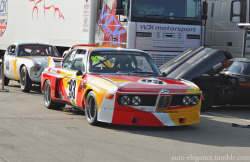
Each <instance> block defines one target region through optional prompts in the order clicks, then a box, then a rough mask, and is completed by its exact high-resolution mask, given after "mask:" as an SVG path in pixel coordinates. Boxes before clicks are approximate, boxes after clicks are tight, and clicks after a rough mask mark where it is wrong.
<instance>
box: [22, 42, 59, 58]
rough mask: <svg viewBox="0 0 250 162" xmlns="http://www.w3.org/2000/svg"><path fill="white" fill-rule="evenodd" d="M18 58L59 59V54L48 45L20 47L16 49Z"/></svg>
mask: <svg viewBox="0 0 250 162" xmlns="http://www.w3.org/2000/svg"><path fill="white" fill-rule="evenodd" d="M18 56H52V57H59V56H60V55H59V53H58V51H57V50H56V48H55V47H53V46H50V45H40V44H32V45H20V46H19V47H18Z"/></svg>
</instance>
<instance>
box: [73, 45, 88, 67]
mask: <svg viewBox="0 0 250 162" xmlns="http://www.w3.org/2000/svg"><path fill="white" fill-rule="evenodd" d="M85 56H86V50H82V49H79V50H77V51H76V55H75V57H74V60H73V62H72V65H71V67H70V69H71V70H82V71H85V67H86V65H85V64H86V57H85Z"/></svg>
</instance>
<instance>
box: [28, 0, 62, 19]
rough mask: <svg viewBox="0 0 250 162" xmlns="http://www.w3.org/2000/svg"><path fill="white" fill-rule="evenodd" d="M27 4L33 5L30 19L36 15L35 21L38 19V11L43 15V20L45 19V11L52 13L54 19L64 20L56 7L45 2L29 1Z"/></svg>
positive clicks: (40, 0)
mask: <svg viewBox="0 0 250 162" xmlns="http://www.w3.org/2000/svg"><path fill="white" fill-rule="evenodd" d="M29 2H32V3H34V6H33V9H32V19H33V17H34V15H35V14H36V15H37V19H38V16H39V14H38V13H39V11H42V13H43V14H44V18H45V15H46V12H47V11H52V12H54V18H55V17H56V16H58V18H59V19H63V20H65V18H64V16H63V14H62V12H61V11H60V8H59V7H57V6H56V5H54V4H47V3H46V2H47V1H46V0H29Z"/></svg>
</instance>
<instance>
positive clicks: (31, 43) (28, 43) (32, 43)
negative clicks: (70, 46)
mask: <svg viewBox="0 0 250 162" xmlns="http://www.w3.org/2000/svg"><path fill="white" fill-rule="evenodd" d="M13 45H16V46H20V45H47V46H53V45H52V44H46V43H34V42H25V43H13Z"/></svg>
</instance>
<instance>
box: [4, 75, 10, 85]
mask: <svg viewBox="0 0 250 162" xmlns="http://www.w3.org/2000/svg"><path fill="white" fill-rule="evenodd" d="M9 83H10V79H9V78H7V77H6V76H5V75H4V86H7V85H9Z"/></svg>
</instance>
